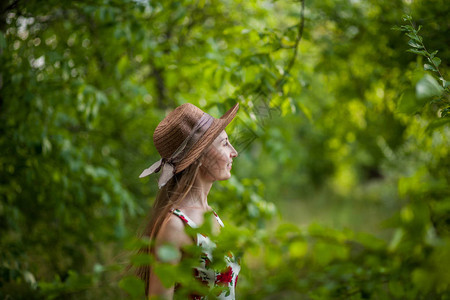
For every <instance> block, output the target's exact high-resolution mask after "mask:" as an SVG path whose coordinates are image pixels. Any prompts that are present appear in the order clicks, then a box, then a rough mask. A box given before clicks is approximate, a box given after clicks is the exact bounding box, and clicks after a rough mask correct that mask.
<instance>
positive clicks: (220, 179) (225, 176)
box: [217, 172, 231, 181]
mask: <svg viewBox="0 0 450 300" xmlns="http://www.w3.org/2000/svg"><path fill="white" fill-rule="evenodd" d="M230 177H231V173H230V172H227V173H226V174H223V175H222V176H220V177H219V178H218V179H217V180H219V181H222V180H227V179H230Z"/></svg>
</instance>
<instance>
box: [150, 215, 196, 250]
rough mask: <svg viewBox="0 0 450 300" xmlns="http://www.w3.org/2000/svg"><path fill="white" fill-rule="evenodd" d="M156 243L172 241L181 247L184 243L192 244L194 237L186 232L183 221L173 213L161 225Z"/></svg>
mask: <svg viewBox="0 0 450 300" xmlns="http://www.w3.org/2000/svg"><path fill="white" fill-rule="evenodd" d="M156 243H157V244H166V243H170V244H173V245H174V246H177V247H180V248H181V247H182V246H184V245H188V244H192V239H191V238H190V237H189V236H188V235H187V234H186V232H185V225H184V223H183V221H182V220H181V219H180V218H179V217H177V216H175V215H173V214H171V215H170V216H169V217H168V218H167V219H166V220H165V221H164V222H163V224H162V225H161V229H160V230H159V233H158V236H157V237H156Z"/></svg>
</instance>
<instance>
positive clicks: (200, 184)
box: [137, 103, 240, 299]
mask: <svg viewBox="0 0 450 300" xmlns="http://www.w3.org/2000/svg"><path fill="white" fill-rule="evenodd" d="M238 108H239V105H238V104H236V105H234V106H233V107H232V108H231V109H230V110H229V111H227V112H226V113H225V114H224V115H223V116H222V117H221V118H220V119H216V118H213V117H212V116H210V115H209V114H207V113H204V112H203V111H202V110H201V109H199V108H198V107H196V106H195V105H192V104H190V103H186V104H183V105H181V106H179V107H177V108H176V109H175V110H174V111H172V112H171V113H169V114H168V115H167V117H166V118H164V120H162V121H161V123H159V125H158V126H157V127H156V129H155V132H154V134H153V141H154V144H155V147H156V149H157V150H158V152H159V154H160V155H161V157H162V158H161V159H160V160H159V161H157V162H156V163H154V164H153V165H152V166H150V167H149V168H148V169H146V170H144V171H143V172H142V174H141V175H140V176H139V177H145V176H148V175H150V174H152V173H154V172H159V171H161V175H160V177H159V180H158V186H159V188H160V190H159V193H158V195H157V197H156V200H155V203H154V205H153V208H152V216H151V219H150V222H149V224H148V225H147V226H146V229H145V231H144V236H146V237H149V238H151V239H152V240H154V241H155V243H154V247H148V248H146V249H142V250H141V252H144V253H149V254H153V255H154V253H156V252H157V250H158V248H159V247H161V246H162V245H165V244H170V245H172V246H174V247H175V248H176V249H178V251H179V253H183V251H182V249H183V248H184V247H186V246H188V245H192V244H194V245H197V246H199V247H201V248H202V249H201V250H202V251H201V252H202V256H201V257H199V258H198V261H199V265H198V267H196V268H195V269H194V272H193V274H194V276H195V277H196V278H197V279H199V280H200V281H202V282H203V283H206V284H207V285H208V286H209V287H210V288H213V287H214V286H217V285H220V286H225V287H226V290H224V291H223V292H222V293H220V295H219V296H218V299H235V293H234V288H235V285H236V281H237V276H238V273H239V270H240V266H239V264H238V263H236V262H235V261H234V258H233V257H232V256H231V258H229V257H226V258H224V259H225V261H226V265H227V268H226V269H225V270H223V271H222V272H217V271H215V270H211V269H209V268H208V265H209V262H210V261H212V259H213V258H212V251H211V247H214V246H215V244H214V243H213V242H212V241H211V240H210V239H209V237H207V236H204V235H201V234H197V237H196V238H192V237H190V236H189V235H187V234H186V232H185V227H186V226H190V227H197V226H199V225H201V224H202V223H203V222H204V215H205V213H207V212H211V211H212V209H211V207H210V206H209V205H208V198H207V197H208V193H209V191H210V189H211V186H212V183H213V182H214V181H216V180H226V179H228V178H230V176H231V174H230V171H231V165H232V161H233V158H235V157H236V156H237V155H238V153H237V152H236V150H235V149H234V148H233V146H232V145H231V144H230V142H229V140H228V136H227V134H226V132H225V130H224V129H225V127H226V126H227V125H228V124H229V123H230V122H231V120H232V119H233V118H234V117H235V115H236V112H237V110H238ZM212 212H213V213H214V219H215V222H214V224H215V225H214V226H215V230H216V231H218V230H219V229H220V227H221V226H223V223H222V221H221V220H220V218H219V217H218V216H217V214H216V213H215V212H214V211H212ZM207 215H209V214H207ZM182 259H183V254H182V255H180V258H179V259H176V260H174V261H172V263H178V262H179V261H180V260H182ZM216 259H218V258H216ZM137 273H138V275H139V276H140V277H141V278H142V279H143V280H144V282H145V284H146V294H147V295H148V296H153V295H157V296H160V297H163V298H165V299H172V298H173V295H174V292H175V289H176V288H175V287H174V286H172V287H170V288H165V287H164V286H163V285H162V284H161V282H160V280H159V278H158V277H157V276H156V275H155V274H154V272H153V270H152V269H151V268H150V266H143V267H139V268H138V272H137ZM193 298H196V299H205V297H202V296H195V297H194V296H193Z"/></svg>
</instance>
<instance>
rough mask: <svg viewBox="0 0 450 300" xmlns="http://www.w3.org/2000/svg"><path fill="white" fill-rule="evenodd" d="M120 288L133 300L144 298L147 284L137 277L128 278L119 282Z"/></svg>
mask: <svg viewBox="0 0 450 300" xmlns="http://www.w3.org/2000/svg"><path fill="white" fill-rule="evenodd" d="M119 287H120V288H121V289H123V290H124V291H126V292H127V293H128V294H129V295H130V296H131V297H132V298H133V299H135V298H138V297H142V296H144V293H145V284H144V282H143V281H142V280H140V279H139V278H138V277H136V276H127V277H124V278H122V279H121V280H120V281H119Z"/></svg>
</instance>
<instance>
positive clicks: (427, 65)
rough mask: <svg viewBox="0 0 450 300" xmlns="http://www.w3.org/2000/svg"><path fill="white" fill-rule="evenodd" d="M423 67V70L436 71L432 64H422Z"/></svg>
mask: <svg viewBox="0 0 450 300" xmlns="http://www.w3.org/2000/svg"><path fill="white" fill-rule="evenodd" d="M423 69H424V70H425V71H436V68H435V67H434V66H432V65H429V64H424V65H423Z"/></svg>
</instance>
